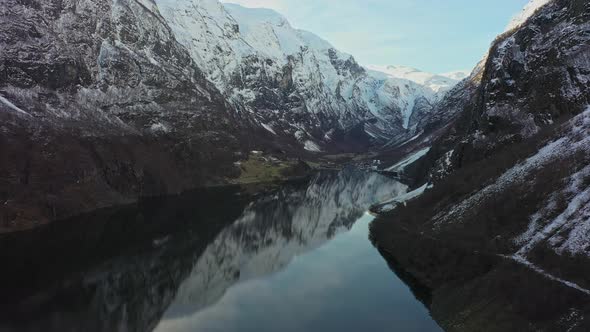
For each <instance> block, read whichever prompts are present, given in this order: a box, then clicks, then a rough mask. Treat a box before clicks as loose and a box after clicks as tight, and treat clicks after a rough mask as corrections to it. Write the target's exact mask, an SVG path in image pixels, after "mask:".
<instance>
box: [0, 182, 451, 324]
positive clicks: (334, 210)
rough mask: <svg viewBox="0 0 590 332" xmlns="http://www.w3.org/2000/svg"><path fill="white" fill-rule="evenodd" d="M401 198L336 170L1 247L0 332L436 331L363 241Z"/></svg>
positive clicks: (386, 185) (397, 190) (163, 203)
mask: <svg viewBox="0 0 590 332" xmlns="http://www.w3.org/2000/svg"><path fill="white" fill-rule="evenodd" d="M405 191H406V187H405V186H404V185H402V184H400V183H398V182H396V181H394V180H391V179H388V178H386V177H383V176H380V175H378V174H375V173H365V172H361V171H356V170H346V171H342V172H340V173H335V172H330V173H322V174H319V175H318V176H316V177H314V178H313V179H310V180H309V181H302V182H299V183H293V184H289V185H284V186H282V187H281V188H278V189H274V190H265V191H264V192H262V193H260V192H259V191H257V190H255V189H249V188H246V189H244V188H233V189H227V188H226V189H216V190H209V191H206V192H198V193H193V194H190V195H184V196H182V197H177V198H169V199H166V200H154V201H150V202H145V203H143V204H141V205H140V206H135V207H127V208H123V209H117V210H110V211H103V212H101V213H98V214H93V215H91V216H86V217H84V218H83V220H72V221H69V222H64V223H60V224H59V225H57V224H55V225H51V226H50V227H46V228H44V229H40V230H36V231H33V232H28V233H22V234H16V235H9V236H3V237H1V238H0V255H1V256H2V257H1V258H2V259H3V261H4V262H6V264H7V266H5V268H3V272H4V269H6V271H9V272H8V273H3V274H2V276H1V277H0V285H1V286H0V291H1V293H0V295H2V296H0V302H1V303H0V312H1V314H0V331H5V330H8V331H12V330H16V331H82V330H83V331H85V332H90V331H151V330H155V331H160V332H180V331H224V332H225V331H257V332H258V331H298V332H299V331H322V332H323V331H440V328H439V327H438V326H437V325H436V323H434V321H433V320H432V318H431V317H430V316H429V313H428V310H427V309H426V307H425V306H424V305H423V304H422V303H421V302H420V301H418V300H417V299H416V297H415V296H414V294H413V293H412V291H411V290H410V289H409V287H408V286H407V285H406V284H404V282H403V281H402V280H400V279H399V278H398V277H397V276H396V274H395V273H394V272H392V270H391V269H390V268H389V267H388V265H387V263H386V262H385V260H384V259H383V258H382V257H381V255H380V254H379V253H378V252H377V250H376V249H375V248H374V247H373V246H372V245H371V243H370V241H369V240H368V227H369V223H370V222H371V220H372V217H371V216H370V215H368V214H366V213H365V211H366V210H367V208H368V207H369V206H370V205H372V204H374V203H377V202H380V201H383V200H386V199H388V198H391V197H392V195H396V194H402V193H404V192H405Z"/></svg>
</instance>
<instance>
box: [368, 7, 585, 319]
mask: <svg viewBox="0 0 590 332" xmlns="http://www.w3.org/2000/svg"><path fill="white" fill-rule="evenodd" d="M539 4H540V5H539ZM537 5H539V6H537ZM533 7H534V8H535V9H534V10H531V9H530V8H533ZM525 13H526V15H524V16H523V18H524V21H523V19H522V18H521V19H520V22H519V23H516V24H515V25H514V26H513V28H512V29H510V30H508V31H507V32H506V33H504V34H503V35H501V36H500V37H498V38H497V40H496V41H495V42H494V44H493V45H492V48H491V50H490V53H489V55H488V56H487V58H486V59H485V60H484V62H483V64H482V66H480V67H479V69H476V71H475V72H474V75H475V76H478V78H477V79H475V80H473V81H472V82H474V83H475V84H471V86H470V87H464V84H465V82H469V81H470V80H467V81H464V82H463V83H462V84H461V85H459V86H457V87H456V88H455V89H454V90H453V91H452V92H451V93H450V94H449V95H447V97H445V99H444V100H446V102H447V103H448V108H449V109H450V110H452V112H458V113H457V114H458V117H457V120H456V121H455V122H454V124H453V125H452V126H450V127H449V129H448V131H447V133H446V134H445V135H444V136H443V137H442V138H441V139H440V140H439V141H438V142H436V143H435V144H434V146H433V147H432V149H431V150H430V152H429V154H428V155H427V156H426V157H425V158H424V159H423V160H422V161H421V163H422V165H421V166H420V167H423V168H426V169H429V170H430V171H429V174H428V175H427V176H426V177H425V178H423V179H422V182H430V183H431V184H433V185H434V188H433V189H431V190H429V191H427V192H426V193H425V194H424V195H423V196H422V197H420V198H419V199H417V200H415V201H413V202H410V203H409V204H408V206H407V207H400V208H398V209H397V210H396V211H395V212H394V213H395V219H396V223H391V222H387V217H384V218H382V220H380V221H378V222H376V223H375V224H374V225H373V230H372V231H373V236H374V238H375V242H376V244H377V245H378V246H379V247H381V248H382V249H383V250H384V251H385V252H386V253H387V254H386V255H388V256H389V258H391V259H393V260H395V261H396V262H397V263H399V265H400V266H402V267H403V268H404V269H405V270H407V271H411V273H412V274H413V275H414V276H415V277H416V278H417V279H419V280H420V281H421V282H423V283H425V284H426V285H428V286H429V287H431V288H432V289H433V292H434V293H433V300H432V304H431V308H432V311H433V314H434V315H435V317H436V318H437V320H438V321H439V322H440V323H441V324H442V325H443V326H444V327H446V328H448V329H449V330H451V331H471V330H474V329H477V330H481V331H496V330H497V331H505V330H515V331H516V330H520V331H522V330H525V331H528V330H535V331H536V330H541V331H554V330H569V331H586V330H588V328H589V326H588V321H589V320H588V317H590V307H589V306H588V303H590V301H589V298H588V296H589V294H590V291H589V289H590V284H588V280H587V278H586V276H587V275H588V269H589V267H590V254H589V251H588V248H589V247H590V243H589V242H588V239H589V237H588V235H589V234H588V225H587V224H588V215H587V209H588V207H587V205H588V186H589V183H590V182H589V176H588V166H589V165H590V149H589V146H590V145H589V144H588V143H589V142H588V137H590V131H589V128H590V127H589V125H590V120H589V115H590V113H589V110H588V105H589V104H590V89H589V86H588V84H587V82H588V79H590V61H588V60H589V59H588V54H590V48H589V40H590V3H588V1H564V0H553V1H549V2H545V3H544V4H541V3H540V2H538V1H533V2H531V4H530V5H529V6H528V7H527V10H526V11H525ZM528 14H530V17H529V16H528ZM474 75H472V77H475V76H474ZM444 100H443V101H444ZM447 111H448V110H447ZM441 248H445V250H441ZM434 266H436V268H433V267H434ZM523 280H527V285H526V286H524V287H523V286H522V281H523ZM444 297H446V299H445V298H444ZM525 299H526V300H525ZM451 303H452V304H451ZM473 308H480V309H481V310H478V311H477V312H474V311H473ZM492 317H504V319H503V321H505V322H506V325H505V326H504V325H502V324H487V322H490V320H492V319H494V318H492Z"/></svg>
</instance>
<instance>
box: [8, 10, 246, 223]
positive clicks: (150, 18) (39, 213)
mask: <svg viewBox="0 0 590 332" xmlns="http://www.w3.org/2000/svg"><path fill="white" fill-rule="evenodd" d="M149 4H150V2H138V1H135V0H129V1H116V2H110V1H84V0H80V1H58V0H52V1H36V0H33V1H16V0H7V1H5V2H3V4H2V6H1V8H0V97H1V99H0V117H1V118H2V119H1V123H2V124H1V134H0V147H1V148H0V151H1V152H0V153H1V154H2V157H1V158H0V174H2V176H1V179H2V180H0V181H2V183H1V186H0V188H1V189H0V200H1V201H2V202H3V205H4V208H3V209H2V211H1V212H0V222H1V223H2V224H3V226H7V227H11V226H14V225H15V224H19V223H20V224H23V225H24V224H27V223H33V222H44V221H47V220H52V219H57V218H63V217H67V216H69V215H71V214H76V213H79V212H81V211H86V210H90V209H94V208H98V207H102V206H108V205H113V204H120V203H125V202H130V201H133V200H136V199H137V198H138V197H141V196H150V195H156V194H167V193H178V192H181V191H184V190H186V189H189V188H193V187H195V186H199V185H203V184H208V183H216V182H220V181H222V178H223V177H226V176H231V175H232V173H235V172H236V170H235V169H234V168H233V165H232V163H233V161H235V160H236V159H237V153H239V152H240V151H244V150H246V149H248V147H249V144H250V143H249V142H251V141H252V140H253V138H252V137H254V136H255V134H252V135H250V134H248V135H246V134H244V133H246V132H247V131H246V130H245V129H246V128H248V124H247V121H242V120H240V119H239V118H237V115H236V113H235V112H233V111H231V110H230V109H229V107H228V106H227V105H226V103H225V101H224V100H223V98H222V97H221V94H220V93H219V92H218V91H217V90H216V89H215V88H214V87H213V86H212V85H211V84H210V83H209V82H208V81H207V80H206V79H205V78H204V76H203V74H202V73H201V71H200V70H199V69H198V68H197V67H196V65H195V64H194V63H193V62H192V60H191V58H190V56H189V54H188V52H187V51H186V50H185V49H183V48H182V47H181V46H180V45H179V44H178V43H177V42H176V41H175V40H174V38H173V37H172V34H171V32H170V31H169V28H168V27H167V26H166V24H165V22H164V21H163V19H162V17H161V16H160V15H159V13H158V12H157V10H156V9H154V8H153V7H150V5H149ZM32 207H33V208H32Z"/></svg>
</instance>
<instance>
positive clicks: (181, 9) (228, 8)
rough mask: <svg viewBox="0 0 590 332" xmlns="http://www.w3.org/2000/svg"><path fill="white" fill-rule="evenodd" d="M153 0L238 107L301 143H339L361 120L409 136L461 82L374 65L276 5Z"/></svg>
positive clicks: (381, 138)
mask: <svg viewBox="0 0 590 332" xmlns="http://www.w3.org/2000/svg"><path fill="white" fill-rule="evenodd" d="M155 2H156V4H157V5H158V7H159V9H160V13H161V14H162V16H163V17H164V18H165V20H166V21H167V22H168V25H169V26H170V27H171V29H172V31H173V32H174V34H175V36H176V39H177V40H178V41H179V42H180V43H181V44H182V45H183V46H185V48H186V49H187V50H188V51H189V52H190V54H191V57H192V58H193V60H194V61H195V63H196V64H197V65H198V66H199V68H201V69H202V70H203V72H204V73H205V75H206V76H207V78H208V79H209V81H211V82H212V83H213V84H215V86H216V87H217V89H219V90H220V91H221V92H222V93H223V94H224V96H225V97H226V99H227V100H228V101H229V102H230V104H232V105H233V106H234V108H235V109H236V110H238V111H243V112H244V114H249V116H251V117H252V118H253V120H254V121H253V122H255V123H257V124H259V126H260V128H261V129H264V130H266V131H268V128H272V130H273V131H274V133H275V134H277V135H278V136H283V135H285V136H290V137H293V138H294V139H296V140H297V141H298V142H299V144H300V145H301V147H302V148H305V146H306V144H307V147H308V149H309V148H311V147H312V144H311V143H313V144H314V145H317V146H318V148H319V149H321V150H323V149H324V146H325V145H327V144H331V143H333V142H331V141H330V139H327V138H326V137H330V135H329V133H330V132H333V131H334V130H342V131H346V130H348V129H349V128H355V127H357V126H358V125H363V126H364V127H365V128H364V129H365V132H367V135H368V136H370V137H372V138H373V140H374V141H375V142H379V143H380V144H384V143H386V142H388V141H390V140H393V139H395V140H398V141H403V140H404V139H407V138H409V137H411V136H412V135H413V133H414V131H417V129H416V128H415V125H416V121H418V120H417V118H416V119H414V118H413V115H414V114H416V113H419V114H420V115H421V116H422V115H424V114H428V112H429V111H430V110H431V108H432V105H433V104H434V103H435V102H436V101H437V100H438V99H439V98H440V97H441V93H439V92H441V91H446V90H448V89H450V87H452V86H453V85H454V84H456V83H457V81H456V80H453V79H450V78H446V77H442V76H438V75H435V76H432V75H431V74H426V76H424V77H422V76H423V75H421V74H419V73H414V74H412V75H413V76H416V77H414V79H408V78H404V77H395V76H392V75H388V74H386V73H382V72H375V71H368V70H366V69H364V68H363V67H361V66H360V65H359V64H358V63H357V62H356V61H355V59H354V57H353V56H351V55H350V54H346V53H344V52H341V51H339V50H337V49H336V48H334V47H333V46H332V45H331V44H330V43H329V42H328V41H326V40H324V39H322V38H320V37H318V36H316V35H315V34H313V33H311V32H307V31H303V30H299V29H295V28H293V27H292V26H291V25H290V24H289V22H288V21H287V19H286V18H285V17H284V16H282V15H281V14H279V13H277V12H275V11H274V10H271V9H264V8H245V7H242V6H239V5H235V4H227V3H226V4H223V3H220V2H219V1H218V0H174V1H173V0H155ZM400 68H401V67H400ZM419 82H428V84H420V83H419ZM369 126H371V128H368V127H369ZM270 133H272V132H270ZM308 142H311V143H308ZM313 150H316V149H315V148H314V149H313Z"/></svg>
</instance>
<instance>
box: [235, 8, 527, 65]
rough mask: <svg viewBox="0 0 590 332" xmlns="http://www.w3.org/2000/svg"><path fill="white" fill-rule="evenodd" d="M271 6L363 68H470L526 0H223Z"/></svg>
mask: <svg viewBox="0 0 590 332" xmlns="http://www.w3.org/2000/svg"><path fill="white" fill-rule="evenodd" d="M225 2H232V3H237V4H240V5H243V6H246V7H265V8H272V9H275V10H276V11H278V12H280V13H281V14H283V15H284V16H286V17H287V19H288V20H289V21H290V22H291V24H292V25H293V26H294V27H296V28H299V29H304V30H308V31H311V32H313V33H315V34H317V35H319V36H320V37H322V38H324V39H326V40H328V41H329V42H330V43H332V44H333V45H334V46H335V47H336V48H337V49H339V50H341V51H344V52H347V53H350V54H352V55H353V56H354V57H355V58H356V60H357V61H358V62H359V63H361V64H363V65H404V66H410V67H414V68H419V69H421V70H424V71H429V72H433V73H446V72H450V71H455V70H471V69H472V68H473V67H474V66H475V65H476V64H477V62H478V61H479V60H481V58H482V57H483V56H484V54H485V53H486V52H487V50H488V49H489V46H490V43H491V42H492V40H493V39H494V38H495V37H496V36H497V35H498V34H500V33H502V32H503V31H504V29H505V27H506V26H507V25H508V23H509V22H510V20H511V19H512V17H514V16H515V15H516V14H518V13H519V12H520V11H521V10H522V8H523V7H524V5H525V4H526V3H527V2H528V0H477V1H474V0H225Z"/></svg>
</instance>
